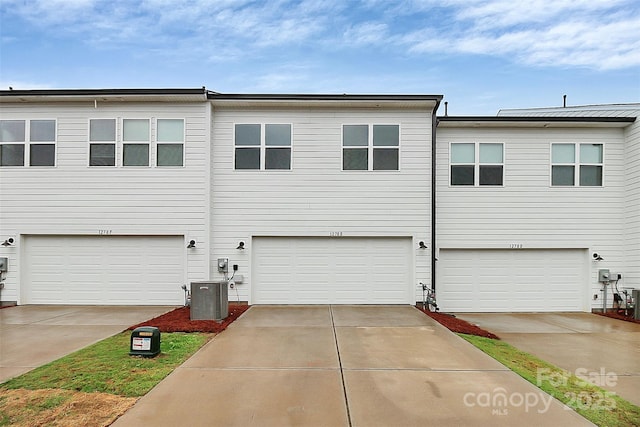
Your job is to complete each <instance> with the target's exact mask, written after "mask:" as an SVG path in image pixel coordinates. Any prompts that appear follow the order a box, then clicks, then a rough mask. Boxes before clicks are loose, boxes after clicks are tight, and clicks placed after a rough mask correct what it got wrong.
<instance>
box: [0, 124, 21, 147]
mask: <svg viewBox="0 0 640 427" xmlns="http://www.w3.org/2000/svg"><path fill="white" fill-rule="evenodd" d="M0 142H24V120H0Z"/></svg>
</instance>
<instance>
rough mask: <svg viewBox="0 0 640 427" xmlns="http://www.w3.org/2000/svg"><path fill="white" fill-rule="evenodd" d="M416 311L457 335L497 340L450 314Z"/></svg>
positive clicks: (494, 336)
mask: <svg viewBox="0 0 640 427" xmlns="http://www.w3.org/2000/svg"><path fill="white" fill-rule="evenodd" d="M417 308H418V310H420V311H422V312H423V313H424V314H426V315H427V316H429V317H431V318H432V319H433V320H435V321H436V322H438V323H440V324H441V325H442V326H444V327H445V328H447V329H449V330H450V331H452V332H457V333H459V334H467V335H476V336H478V337H485V338H491V339H494V340H499V339H500V337H498V336H497V335H495V334H493V333H491V332H489V331H487V330H485V329H482V328H481V327H479V326H478V325H474V324H473V323H469V322H467V321H466V320H462V319H458V318H457V317H455V316H453V315H451V314H445V313H437V312H433V311H429V310H423V309H422V307H417Z"/></svg>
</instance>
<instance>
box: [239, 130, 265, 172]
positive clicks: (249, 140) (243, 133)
mask: <svg viewBox="0 0 640 427" xmlns="http://www.w3.org/2000/svg"><path fill="white" fill-rule="evenodd" d="M236 145H260V125H236ZM251 169H253V168H251Z"/></svg>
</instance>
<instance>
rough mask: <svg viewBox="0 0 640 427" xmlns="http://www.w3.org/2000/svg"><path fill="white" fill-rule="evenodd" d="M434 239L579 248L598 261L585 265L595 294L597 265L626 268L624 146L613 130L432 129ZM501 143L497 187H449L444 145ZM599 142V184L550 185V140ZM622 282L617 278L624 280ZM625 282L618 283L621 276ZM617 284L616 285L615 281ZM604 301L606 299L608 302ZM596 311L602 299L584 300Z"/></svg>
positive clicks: (447, 243)
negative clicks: (434, 136)
mask: <svg viewBox="0 0 640 427" xmlns="http://www.w3.org/2000/svg"><path fill="white" fill-rule="evenodd" d="M438 134H439V141H441V143H440V144H439V145H438V147H437V152H438V154H437V155H438V170H437V180H438V190H437V193H436V198H437V199H436V208H437V218H438V221H437V227H438V232H437V238H438V247H439V248H440V249H451V248H462V249H463V248H491V249H508V248H510V247H512V245H515V246H517V247H521V248H523V249H543V248H546V249H554V248H574V249H575V248H586V249H589V250H590V251H592V252H598V253H599V254H601V255H602V256H603V258H604V259H605V261H602V262H600V263H596V262H591V264H590V276H589V277H588V280H589V294H590V295H591V297H592V296H593V294H598V295H600V284H599V283H598V281H597V270H598V268H610V269H611V271H618V270H619V271H620V272H621V273H624V272H625V271H626V268H625V264H624V261H623V259H624V256H625V255H624V245H623V244H622V242H623V241H624V240H625V233H626V231H625V229H624V223H625V220H624V215H625V209H624V206H625V197H624V196H625V143H624V137H623V129H620V128H575V127H568V128H542V127H535V126H532V127H531V128H453V127H439V128H438ZM469 140H473V141H477V142H480V143H482V142H489V143H491V142H495V141H496V140H500V141H503V143H504V153H505V158H504V162H505V165H507V167H505V169H504V181H505V183H507V184H508V185H505V186H504V187H500V188H494V187H491V186H487V187H484V188H483V191H481V192H478V191H474V188H473V187H464V186H459V187H451V186H449V185H448V178H449V176H448V175H449V170H448V167H447V160H448V159H449V152H448V150H449V145H450V143H455V142H468V141H469ZM576 140H578V141H581V143H585V144H603V146H604V149H603V153H604V164H605V165H606V167H604V177H603V181H604V182H606V187H581V188H580V189H579V191H577V190H578V189H576V188H575V187H563V186H550V177H549V175H550V165H551V164H552V162H551V148H550V146H551V143H552V142H553V143H567V144H574V143H575V141H576ZM623 278H624V275H623ZM623 281H624V279H623ZM623 281H621V283H620V284H619V286H622V282H623ZM609 300H611V298H609ZM590 301H591V305H592V307H593V308H601V306H602V299H601V297H599V298H598V299H593V298H591V299H590Z"/></svg>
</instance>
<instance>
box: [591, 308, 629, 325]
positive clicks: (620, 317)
mask: <svg viewBox="0 0 640 427" xmlns="http://www.w3.org/2000/svg"><path fill="white" fill-rule="evenodd" d="M594 314H598V315H600V316H604V317H610V318H612V319H618V320H624V321H627V322H631V323H638V324H640V319H639V320H636V319H634V318H633V316H625V315H624V314H620V313H616V312H615V311H607V312H606V313H603V312H601V311H595V312H594Z"/></svg>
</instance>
